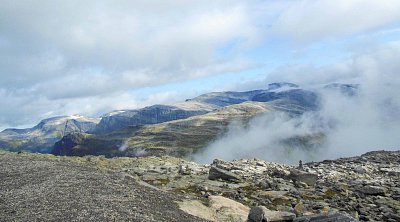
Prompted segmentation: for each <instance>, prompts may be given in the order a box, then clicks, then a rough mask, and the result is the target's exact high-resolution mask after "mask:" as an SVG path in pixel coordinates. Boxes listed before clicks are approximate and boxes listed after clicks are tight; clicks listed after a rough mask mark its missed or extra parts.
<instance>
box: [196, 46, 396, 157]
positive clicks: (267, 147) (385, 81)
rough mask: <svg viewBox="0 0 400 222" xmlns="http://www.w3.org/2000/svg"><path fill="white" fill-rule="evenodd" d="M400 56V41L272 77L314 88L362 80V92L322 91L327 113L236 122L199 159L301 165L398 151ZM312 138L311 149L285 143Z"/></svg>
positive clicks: (280, 115) (279, 115)
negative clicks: (333, 79) (304, 70)
mask: <svg viewBox="0 0 400 222" xmlns="http://www.w3.org/2000/svg"><path fill="white" fill-rule="evenodd" d="M399 56H400V43H399V42H395V43H391V44H388V45H385V46H382V47H380V48H376V49H375V50H372V51H371V52H370V53H368V54H363V55H359V56H356V57H354V58H351V59H349V60H347V61H343V62H341V63H338V64H332V65H329V66H325V67H318V68H313V67H308V71H309V72H308V73H305V74H301V73H296V72H290V74H291V75H286V74H283V73H287V72H285V71H277V72H276V73H273V74H271V76H270V77H268V78H267V80H266V81H269V80H270V79H274V80H283V81H286V80H291V81H294V82H301V83H304V84H306V83H310V82H312V83H313V84H314V85H313V86H314V90H316V89H318V88H320V86H321V85H323V84H324V83H330V80H331V77H336V78H337V77H343V79H342V81H344V83H346V77H347V78H348V79H347V80H348V81H352V82H354V81H357V83H359V84H360V89H359V91H358V94H357V95H356V96H353V97H348V96H344V95H342V94H341V93H340V92H338V91H330V90H326V89H325V90H324V89H318V92H319V93H320V95H321V101H322V108H321V110H319V111H317V112H310V113H305V114H303V115H302V116H300V117H296V118H290V117H288V116H287V115H285V114H283V113H276V112H272V113H271V112H270V113H266V114H265V115H263V116H261V117H256V118H255V119H254V120H252V121H251V122H250V123H249V124H248V125H246V126H243V125H241V124H238V123H234V124H232V125H231V126H230V129H229V131H228V133H227V134H226V135H224V136H223V137H222V138H220V139H218V140H217V141H215V142H213V143H211V144H210V145H209V146H208V147H207V148H206V151H205V152H204V153H201V154H199V155H198V156H197V157H196V160H198V161H200V162H208V163H209V162H211V161H212V160H213V159H214V158H222V159H240V158H251V157H257V158H262V159H265V160H269V161H277V162H284V163H296V162H298V161H299V160H303V161H304V160H305V161H317V160H323V159H331V158H338V157H347V156H352V155H360V154H362V153H364V152H367V151H371V150H378V149H385V150H398V149H399V147H400V139H399V137H398V135H399V133H400V118H399V117H400V94H399V89H400V78H399V77H400V73H399V70H400V64H399V63H398V62H396V60H397V58H399ZM296 70H297V72H301V71H302V69H296ZM277 73H280V74H279V75H278V74H277ZM310 78H312V81H311V80H310ZM327 80H328V82H325V81H327ZM311 86H312V84H311ZM321 132H322V133H323V134H324V137H321V135H320V133H321ZM312 135H316V137H314V138H316V140H315V142H314V144H313V145H314V146H312V147H311V148H310V147H308V148H305V147H304V146H302V144H301V143H297V144H289V145H288V144H284V143H282V141H283V140H286V139H288V138H296V137H299V136H306V137H307V136H312Z"/></svg>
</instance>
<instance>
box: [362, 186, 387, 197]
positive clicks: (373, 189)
mask: <svg viewBox="0 0 400 222" xmlns="http://www.w3.org/2000/svg"><path fill="white" fill-rule="evenodd" d="M357 191H358V192H360V193H363V194H366V195H385V188H383V187H379V186H371V185H367V186H363V187H360V188H358V189H357Z"/></svg>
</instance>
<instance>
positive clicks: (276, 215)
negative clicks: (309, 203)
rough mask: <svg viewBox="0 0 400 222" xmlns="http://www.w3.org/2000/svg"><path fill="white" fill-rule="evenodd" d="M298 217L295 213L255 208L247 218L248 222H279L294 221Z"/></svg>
mask: <svg viewBox="0 0 400 222" xmlns="http://www.w3.org/2000/svg"><path fill="white" fill-rule="evenodd" d="M295 217H296V215H295V214H294V213H290V212H284V211H272V210H269V209H268V208H266V207H263V206H261V207H253V208H251V210H250V213H249V215H248V217H247V221H248V222H269V221H271V222H273V221H275V222H279V221H293V219H294V218H295Z"/></svg>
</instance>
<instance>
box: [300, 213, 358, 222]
mask: <svg viewBox="0 0 400 222" xmlns="http://www.w3.org/2000/svg"><path fill="white" fill-rule="evenodd" d="M332 221H340V222H355V221H358V220H356V219H354V218H352V217H351V216H349V215H347V214H344V213H338V212H329V213H321V214H314V215H307V216H302V217H297V218H295V219H294V220H293V222H332Z"/></svg>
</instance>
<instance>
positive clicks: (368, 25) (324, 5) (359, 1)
mask: <svg viewBox="0 0 400 222" xmlns="http://www.w3.org/2000/svg"><path fill="white" fill-rule="evenodd" d="M399 20H400V2H399V1H397V0H381V1H375V0H350V1H349V0H335V1H331V0H301V1H292V2H290V4H289V3H287V4H286V5H285V9H284V10H283V11H282V13H281V14H280V15H279V18H278V19H277V21H276V22H275V23H274V25H273V30H274V31H275V32H277V33H279V34H282V35H284V36H289V38H292V39H295V40H297V41H300V42H310V41H315V40H318V39H321V38H334V37H338V36H340V35H349V34H359V33H362V32H366V31H373V30H378V29H381V28H384V27H385V26H387V25H397V24H398V22H399ZM396 23H397V24H396Z"/></svg>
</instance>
